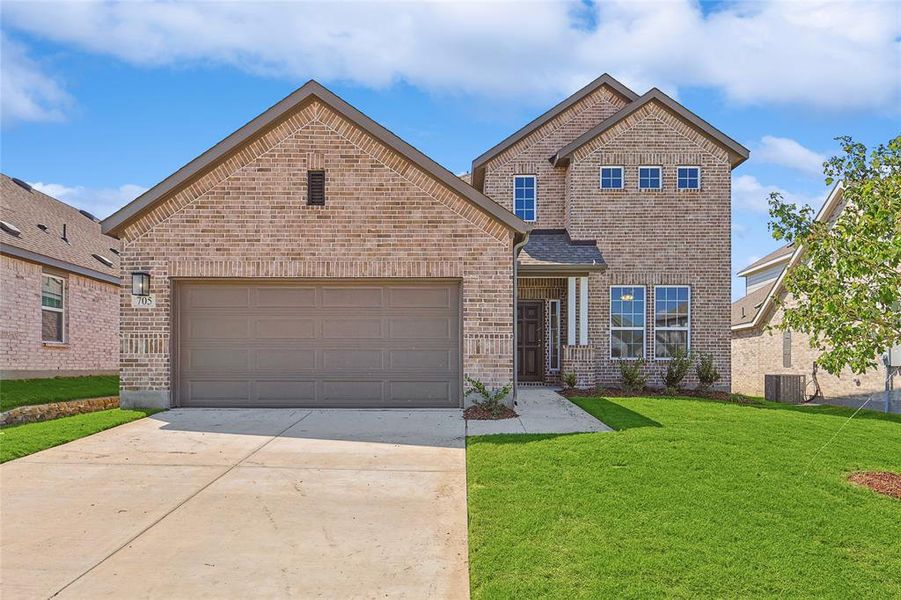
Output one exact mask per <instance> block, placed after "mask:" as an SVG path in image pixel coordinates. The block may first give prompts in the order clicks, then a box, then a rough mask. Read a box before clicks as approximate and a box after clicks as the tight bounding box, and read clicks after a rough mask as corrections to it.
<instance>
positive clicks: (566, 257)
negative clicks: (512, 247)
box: [519, 229, 607, 273]
mask: <svg viewBox="0 0 901 600" xmlns="http://www.w3.org/2000/svg"><path fill="white" fill-rule="evenodd" d="M606 266H607V265H606V263H605V262H604V257H603V256H602V255H601V251H600V249H598V246H597V241H596V240H573V239H572V238H570V237H569V233H568V232H567V231H566V230H565V229H533V230H532V232H531V234H530V235H529V241H528V243H527V244H526V245H525V246H524V247H523V249H522V250H521V251H520V253H519V268H520V270H521V271H524V272H531V271H559V272H561V273H564V272H571V271H600V270H603V269H605V268H606Z"/></svg>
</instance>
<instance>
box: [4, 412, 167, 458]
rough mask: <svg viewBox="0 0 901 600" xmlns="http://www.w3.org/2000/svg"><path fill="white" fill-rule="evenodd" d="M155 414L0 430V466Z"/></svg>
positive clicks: (94, 416) (99, 415)
mask: <svg viewBox="0 0 901 600" xmlns="http://www.w3.org/2000/svg"><path fill="white" fill-rule="evenodd" d="M155 412H159V411H158V410H121V409H118V408H114V409H112V410H101V411H98V412H93V413H85V414H82V415H74V416H72V417H62V418H60V419H53V420H52V421H41V422H39V423H24V424H22V425H10V426H8V427H3V428H2V429H0V463H4V462H6V461H8V460H12V459H14V458H21V457H23V456H28V455H29V454H34V453H35V452H39V451H41V450H46V449H47V448H52V447H53V446H59V445H60V444H65V443H66V442H71V441H72V440H77V439H78V438H83V437H86V436H89V435H92V434H95V433H97V432H100V431H103V430H104V429H109V428H111V427H115V426H117V425H122V424H123V423H128V422H129V421H135V420H137V419H142V418H144V417H146V416H148V415H151V414H153V413H155Z"/></svg>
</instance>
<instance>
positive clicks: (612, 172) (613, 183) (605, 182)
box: [601, 167, 623, 190]
mask: <svg viewBox="0 0 901 600" xmlns="http://www.w3.org/2000/svg"><path fill="white" fill-rule="evenodd" d="M601 189H602V190H621V189H623V168H622V167H601Z"/></svg>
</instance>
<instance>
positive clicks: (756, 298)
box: [732, 282, 775, 327]
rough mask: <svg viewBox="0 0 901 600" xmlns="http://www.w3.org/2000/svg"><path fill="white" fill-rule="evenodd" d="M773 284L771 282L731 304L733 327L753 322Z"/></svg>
mask: <svg viewBox="0 0 901 600" xmlns="http://www.w3.org/2000/svg"><path fill="white" fill-rule="evenodd" d="M773 283H775V282H771V283H768V284H766V285H765V286H763V287H760V288H757V289H756V290H754V291H753V292H751V293H750V294H748V295H747V296H745V297H743V298H739V299H738V300H736V301H735V302H733V303H732V326H733V327H734V326H735V325H744V324H745V323H750V322H751V321H753V320H754V317H756V316H757V313H758V312H760V308H761V307H762V306H763V302H764V300H766V297H767V294H769V293H770V290H771V289H773Z"/></svg>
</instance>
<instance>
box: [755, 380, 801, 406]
mask: <svg viewBox="0 0 901 600" xmlns="http://www.w3.org/2000/svg"><path fill="white" fill-rule="evenodd" d="M806 379H807V378H806V376H804V375H764V386H763V394H764V396H765V397H766V399H767V400H769V401H771V402H784V403H786V404H800V403H802V402H804V401H806V400H807V398H805V397H804V390H805V387H806Z"/></svg>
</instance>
